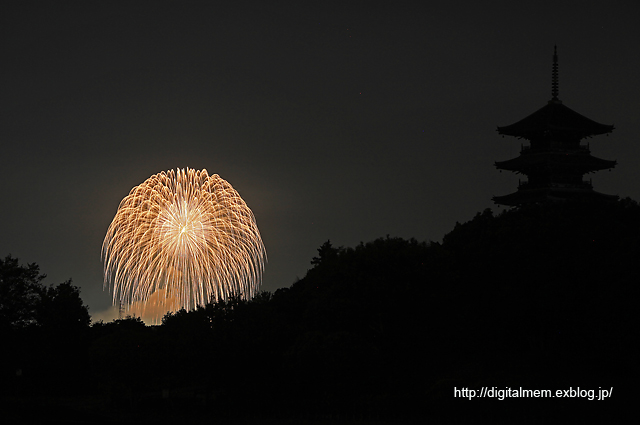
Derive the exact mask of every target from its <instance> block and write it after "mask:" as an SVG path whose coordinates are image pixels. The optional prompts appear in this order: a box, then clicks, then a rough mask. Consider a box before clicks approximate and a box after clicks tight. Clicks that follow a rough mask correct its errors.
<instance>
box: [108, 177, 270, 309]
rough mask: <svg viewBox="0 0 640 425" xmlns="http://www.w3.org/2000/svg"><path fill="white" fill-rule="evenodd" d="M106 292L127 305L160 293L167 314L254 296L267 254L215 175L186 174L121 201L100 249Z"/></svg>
mask: <svg viewBox="0 0 640 425" xmlns="http://www.w3.org/2000/svg"><path fill="white" fill-rule="evenodd" d="M102 257H103V259H104V280H105V286H107V285H108V286H109V287H110V288H112V290H113V301H114V303H120V304H121V305H123V306H125V307H127V308H128V307H131V306H132V305H133V304H139V303H143V304H144V303H146V302H147V301H148V300H149V299H150V298H151V297H152V296H154V294H155V296H156V297H157V295H158V294H163V297H164V299H165V300H167V299H171V300H172V301H171V305H170V306H169V308H168V309H171V310H176V309H179V308H181V307H184V308H187V309H191V308H194V307H195V306H196V305H204V304H206V303H207V302H209V301H211V300H214V301H215V300H218V299H226V298H228V297H229V296H231V295H236V296H242V297H245V298H251V297H253V296H254V295H255V294H256V292H257V290H258V288H259V286H260V281H261V277H262V270H263V269H264V263H265V261H266V251H265V248H264V244H263V243H262V238H261V237H260V232H259V231H258V226H257V225H256V220H255V218H254V216H253V213H252V212H251V210H250V209H249V207H248V206H247V204H246V203H245V202H244V200H242V198H241V197H240V195H239V194H238V192H237V191H236V190H235V189H234V188H233V187H232V186H231V185H230V184H229V183H227V182H226V181H225V180H223V179H222V178H220V177H219V176H218V175H217V174H214V175H213V176H209V175H208V174H207V170H202V171H196V170H192V169H189V168H187V170H186V171H185V170H184V169H183V170H176V171H175V172H174V171H173V170H170V171H168V172H166V173H165V172H164V171H163V172H161V173H160V174H156V175H153V176H151V177H149V178H148V179H147V180H146V181H145V182H144V183H142V184H141V185H139V186H136V187H134V188H133V189H132V190H131V192H130V193H129V195H127V196H126V197H125V198H124V199H123V200H122V202H120V206H119V207H118V211H117V213H116V216H115V217H114V219H113V221H112V222H111V225H110V226H109V229H108V230H107V235H106V236H105V238H104V242H103V244H102Z"/></svg>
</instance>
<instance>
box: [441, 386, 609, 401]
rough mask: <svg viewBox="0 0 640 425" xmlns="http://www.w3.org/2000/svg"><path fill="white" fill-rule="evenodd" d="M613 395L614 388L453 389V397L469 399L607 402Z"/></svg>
mask: <svg viewBox="0 0 640 425" xmlns="http://www.w3.org/2000/svg"><path fill="white" fill-rule="evenodd" d="M612 395H613V387H610V388H608V389H607V388H602V387H598V389H597V390H594V389H589V390H586V389H584V388H580V387H576V388H573V387H569V389H567V390H555V391H553V390H526V389H523V388H522V387H520V388H511V387H504V388H499V387H481V388H480V389H478V390H476V389H472V388H469V387H462V388H457V387H453V397H455V398H467V399H469V400H472V399H474V398H496V399H498V400H504V399H505V398H585V399H588V400H599V401H601V400H605V399H607V398H610V397H611V396H612Z"/></svg>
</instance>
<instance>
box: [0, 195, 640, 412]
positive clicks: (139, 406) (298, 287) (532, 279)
mask: <svg viewBox="0 0 640 425" xmlns="http://www.w3.org/2000/svg"><path fill="white" fill-rule="evenodd" d="M639 256H640V207H639V206H638V204H637V203H635V202H634V201H631V200H628V199H626V200H622V201H619V202H615V203H611V204H588V203H564V204H550V205H541V206H531V207H527V208H520V209H514V210H510V211H506V212H503V213H502V214H499V215H494V214H493V213H492V212H491V210H486V211H484V212H482V213H478V214H477V215H476V216H475V217H474V218H473V219H472V220H471V221H469V222H467V223H464V224H457V225H456V227H455V228H454V229H453V230H452V231H451V232H450V233H449V234H447V235H446V236H445V237H444V239H443V242H442V243H420V242H417V241H415V240H404V239H400V238H390V237H386V238H381V239H378V240H375V241H372V242H369V243H366V244H365V243H361V244H360V245H358V246H356V247H354V248H343V247H334V246H333V245H332V244H331V243H330V242H329V241H327V242H326V243H324V244H323V245H322V246H321V247H320V248H319V249H318V256H317V257H314V258H313V259H312V261H311V265H312V267H311V269H310V270H309V271H308V272H307V274H306V276H305V277H304V278H303V279H301V280H299V281H297V282H296V283H294V284H293V285H291V287H289V288H283V289H279V290H278V291H276V292H275V293H274V294H270V293H266V292H265V293H261V294H259V295H258V296H256V297H255V298H254V299H252V300H249V301H247V300H243V299H241V298H239V297H232V298H230V299H228V300H219V301H217V302H212V303H210V304H208V305H206V306H204V307H198V308H197V309H195V310H193V311H185V310H181V311H178V312H175V313H172V314H168V315H166V316H165V317H164V319H163V322H162V325H161V326H157V327H147V326H144V323H142V321H141V320H140V319H139V318H131V317H129V318H126V319H122V320H116V321H113V322H111V323H102V322H98V323H95V324H94V325H93V326H92V327H91V329H90V333H89V334H88V337H87V338H85V339H84V340H85V341H87V344H85V345H84V346H79V345H76V347H77V349H78V350H79V352H83V353H86V354H85V356H88V358H90V359H91V364H90V368H88V369H87V370H88V371H89V373H90V374H89V375H88V376H90V378H91V380H92V382H96V383H97V384H95V385H92V386H91V388H92V389H93V390H94V391H96V395H97V396H99V397H100V398H101V400H105V403H106V405H105V406H106V407H103V411H102V413H104V414H105V415H106V416H105V417H107V418H112V419H114V420H115V419H116V418H119V417H122V415H127V417H128V418H130V419H131V420H133V421H136V422H137V423H168V422H172V421H175V420H178V419H183V415H184V412H189V415H190V417H191V418H192V419H194V420H196V419H202V420H205V419H206V420H209V419H211V418H212V417H215V419H216V420H219V421H227V422H229V421H233V420H257V419H265V418H266V419H270V420H274V421H282V420H284V421H294V422H296V421H304V420H343V421H354V420H357V421H360V420H364V421H367V420H369V421H387V422H393V423H404V422H409V423H412V422H413V423H423V422H424V421H425V420H432V421H434V422H436V423H498V422H502V423H546V422H562V421H565V422H566V421H572V422H575V421H576V419H578V418H579V417H580V418H589V420H596V421H600V422H604V421H607V422H611V421H614V422H615V420H616V419H621V418H623V416H622V415H623V412H625V411H626V410H625V407H624V406H626V405H627V403H628V397H627V396H629V395H631V394H633V392H632V391H633V385H635V382H633V379H634V378H635V376H637V367H636V362H637V359H636V357H637V356H636V351H634V350H633V349H632V347H635V346H636V343H637V341H636V340H637V339H638V336H637V331H636V320H635V317H634V316H635V308H634V307H635V305H634V304H635V303H636V302H637V301H636V300H637V299H638V295H639V294H638V285H637V282H638V277H639V276H638V273H639V272H638V268H637V266H636V263H637V262H636V258H638V257H639ZM30 267H31V266H30ZM28 270H31V272H30V273H31V274H29V275H28V276H31V279H32V281H33V282H34V285H36V286H37V284H38V283H39V281H38V280H37V279H38V276H39V274H38V272H37V266H36V268H35V271H34V269H33V267H32V268H31V269H28ZM58 288H59V289H56V290H54V289H52V288H49V289H48V290H47V291H45V292H43V293H42V294H44V295H45V297H44V298H43V299H44V300H46V302H44V303H43V305H45V306H48V307H47V308H41V309H40V310H38V309H37V308H34V309H29V308H26V309H23V310H22V311H27V312H31V313H30V315H25V316H24V317H25V318H27V319H24V320H22V321H15V320H14V321H13V322H12V323H15V324H16V325H13V326H18V327H20V328H25V327H26V328H29V329H31V326H29V323H40V322H41V324H39V325H38V326H36V327H33V328H34V329H43V330H44V329H57V328H58V327H61V328H65V329H71V328H73V326H75V324H77V323H76V320H79V322H78V323H80V324H81V325H82V326H85V327H86V323H87V321H86V318H84V316H81V315H71V317H72V318H74V319H73V320H71V319H68V318H66V317H64V316H60V317H57V318H55V319H54V318H53V317H52V315H51V314H50V313H51V312H52V311H56V310H59V309H60V308H61V307H60V306H62V305H63V304H62V303H57V302H56V296H58V295H61V294H67V295H65V296H64V297H63V299H64V300H65V303H67V304H65V305H74V306H77V305H78V302H77V300H76V299H75V297H74V296H72V295H69V294H68V292H69V291H70V293H71V294H72V293H74V291H73V287H71V286H70V284H63V285H61V286H59V287H58ZM76 294H77V291H76ZM78 300H79V298H78ZM80 305H81V303H80ZM56 306H57V307H56ZM38 312H39V313H38ZM47 312H49V313H47ZM45 313H46V314H45ZM47 317H48V319H46V320H45V318H47ZM5 323H9V322H8V321H6V320H5ZM72 325H73V326H72ZM82 326H81V327H82ZM75 335H79V334H77V333H76V334H75ZM82 350H84V351H82ZM481 386H489V387H496V388H499V389H504V388H505V387H511V388H520V387H522V388H525V389H551V390H553V391H555V390H564V389H569V388H577V387H578V386H579V387H581V388H583V389H585V388H586V389H595V390H596V391H597V390H598V389H599V388H600V387H602V388H607V389H609V388H610V387H614V393H615V395H614V396H613V398H612V399H610V400H607V401H600V402H596V401H588V400H585V399H570V400H568V399H547V400H541V399H535V400H533V399H522V400H517V399H511V400H504V401H497V400H490V399H484V400H478V399H476V400H472V401H469V400H467V399H462V398H454V396H453V392H454V387H456V388H458V389H460V388H476V389H479V388H480V387H481ZM212 415H213V416H212Z"/></svg>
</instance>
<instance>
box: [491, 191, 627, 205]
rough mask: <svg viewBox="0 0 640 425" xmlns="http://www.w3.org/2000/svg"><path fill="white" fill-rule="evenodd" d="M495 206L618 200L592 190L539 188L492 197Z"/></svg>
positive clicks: (614, 196) (615, 196)
mask: <svg viewBox="0 0 640 425" xmlns="http://www.w3.org/2000/svg"><path fill="white" fill-rule="evenodd" d="M491 199H492V200H493V202H494V203H495V204H498V205H507V206H512V207H515V206H519V205H524V204H535V203H544V202H562V201H569V200H575V199H588V200H596V201H606V202H613V201H616V200H618V196H617V195H607V194H604V193H600V192H596V191H594V190H591V189H589V190H563V189H558V188H540V189H526V190H519V191H517V192H514V193H510V194H509V195H503V196H494V197H493V198H491Z"/></svg>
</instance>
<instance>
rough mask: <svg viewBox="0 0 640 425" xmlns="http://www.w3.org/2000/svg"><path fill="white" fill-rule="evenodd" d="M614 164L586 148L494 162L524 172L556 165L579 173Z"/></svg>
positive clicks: (611, 166)
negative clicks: (578, 151) (577, 152)
mask: <svg viewBox="0 0 640 425" xmlns="http://www.w3.org/2000/svg"><path fill="white" fill-rule="evenodd" d="M616 164H617V161H609V160H606V159H600V158H596V157H594V156H591V155H590V154H589V153H588V151H587V150H586V149H585V151H584V153H582V154H575V153H574V152H564V151H562V150H558V151H555V152H540V153H535V152H530V153H526V154H522V155H520V156H518V157H516V158H513V159H508V160H506V161H496V162H495V166H496V168H498V169H500V170H507V171H516V172H523V173H525V174H526V173H527V172H528V171H529V170H532V169H539V168H540V167H556V168H564V169H571V170H575V171H577V172H580V173H591V172H595V171H598V170H607V169H611V168H614V167H615V166H616Z"/></svg>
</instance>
